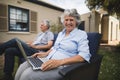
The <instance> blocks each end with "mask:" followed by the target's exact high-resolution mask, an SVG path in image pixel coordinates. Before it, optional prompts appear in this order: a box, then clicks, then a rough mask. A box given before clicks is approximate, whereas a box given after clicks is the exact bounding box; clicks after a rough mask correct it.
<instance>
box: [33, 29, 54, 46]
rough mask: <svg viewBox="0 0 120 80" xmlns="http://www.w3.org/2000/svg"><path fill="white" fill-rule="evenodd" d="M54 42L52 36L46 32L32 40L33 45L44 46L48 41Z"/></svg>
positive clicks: (49, 32)
mask: <svg viewBox="0 0 120 80" xmlns="http://www.w3.org/2000/svg"><path fill="white" fill-rule="evenodd" d="M52 40H54V34H53V33H52V32H51V31H49V30H47V31H46V32H41V33H39V34H38V36H37V37H36V39H35V40H34V42H33V44H34V45H46V44H48V41H52Z"/></svg>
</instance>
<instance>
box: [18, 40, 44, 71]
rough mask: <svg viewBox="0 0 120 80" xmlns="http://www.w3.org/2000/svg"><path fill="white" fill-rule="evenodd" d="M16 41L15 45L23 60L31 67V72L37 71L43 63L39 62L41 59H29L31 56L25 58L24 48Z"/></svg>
mask: <svg viewBox="0 0 120 80" xmlns="http://www.w3.org/2000/svg"><path fill="white" fill-rule="evenodd" d="M16 41H17V45H18V47H19V49H20V51H21V53H22V55H23V57H24V58H25V60H26V61H27V62H28V63H29V64H30V65H31V66H32V69H33V70H39V69H41V64H42V63H43V61H42V60H41V58H38V57H31V56H27V55H26V53H25V51H24V48H23V46H22V44H21V42H20V41H19V40H16Z"/></svg>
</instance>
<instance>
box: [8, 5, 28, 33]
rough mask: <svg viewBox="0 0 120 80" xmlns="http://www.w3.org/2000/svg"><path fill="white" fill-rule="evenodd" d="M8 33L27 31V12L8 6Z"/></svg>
mask: <svg viewBox="0 0 120 80" xmlns="http://www.w3.org/2000/svg"><path fill="white" fill-rule="evenodd" d="M8 13H9V14H8V17H9V20H8V22H9V31H20V32H28V31H29V10H27V9H23V8H18V7H14V6H9V11H8Z"/></svg>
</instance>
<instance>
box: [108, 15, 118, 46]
mask: <svg viewBox="0 0 120 80" xmlns="http://www.w3.org/2000/svg"><path fill="white" fill-rule="evenodd" d="M108 25H109V29H108V30H109V33H108V43H109V44H117V43H118V42H119V41H120V29H119V20H118V19H116V18H114V17H112V16H109V22H108Z"/></svg>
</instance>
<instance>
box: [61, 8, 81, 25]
mask: <svg viewBox="0 0 120 80" xmlns="http://www.w3.org/2000/svg"><path fill="white" fill-rule="evenodd" d="M65 16H72V17H74V18H75V20H76V22H77V24H76V25H77V26H78V25H79V24H80V22H81V20H80V15H79V14H78V12H77V10H76V9H66V10H64V13H63V14H62V15H61V22H62V23H63V22H64V19H65Z"/></svg>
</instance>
